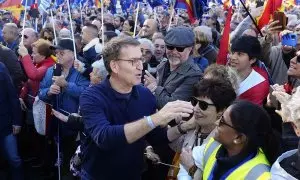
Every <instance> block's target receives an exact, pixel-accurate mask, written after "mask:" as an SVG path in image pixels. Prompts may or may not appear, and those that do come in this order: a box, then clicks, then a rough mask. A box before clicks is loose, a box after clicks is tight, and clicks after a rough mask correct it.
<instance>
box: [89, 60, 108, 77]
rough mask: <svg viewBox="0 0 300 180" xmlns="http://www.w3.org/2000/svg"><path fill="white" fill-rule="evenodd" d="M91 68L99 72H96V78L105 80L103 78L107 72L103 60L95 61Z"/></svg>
mask: <svg viewBox="0 0 300 180" xmlns="http://www.w3.org/2000/svg"><path fill="white" fill-rule="evenodd" d="M92 67H93V68H95V69H98V70H99V71H98V72H97V76H99V77H100V78H101V79H105V77H106V76H107V75H108V72H107V70H106V68H105V65H104V62H103V59H100V60H98V61H95V62H94V63H93V64H92Z"/></svg>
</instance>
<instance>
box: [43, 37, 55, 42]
mask: <svg viewBox="0 0 300 180" xmlns="http://www.w3.org/2000/svg"><path fill="white" fill-rule="evenodd" d="M43 39H44V40H46V41H47V40H48V41H52V40H53V38H52V37H43Z"/></svg>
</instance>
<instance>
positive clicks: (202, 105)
mask: <svg viewBox="0 0 300 180" xmlns="http://www.w3.org/2000/svg"><path fill="white" fill-rule="evenodd" d="M191 103H192V105H193V106H194V107H195V106H196V105H197V104H198V106H199V108H200V109H202V110H203V111H205V110H206V109H207V108H208V106H214V104H210V103H207V102H205V101H201V100H199V99H197V98H195V97H192V99H191Z"/></svg>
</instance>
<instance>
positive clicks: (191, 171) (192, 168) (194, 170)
mask: <svg viewBox="0 0 300 180" xmlns="http://www.w3.org/2000/svg"><path fill="white" fill-rule="evenodd" d="M197 169H198V168H197V166H196V165H195V164H194V165H193V166H192V167H191V168H190V169H189V176H191V177H192V178H193V177H194V174H195V172H196V171H197Z"/></svg>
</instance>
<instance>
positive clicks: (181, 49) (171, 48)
mask: <svg viewBox="0 0 300 180" xmlns="http://www.w3.org/2000/svg"><path fill="white" fill-rule="evenodd" d="M166 47H167V49H168V50H170V51H172V50H173V49H176V51H178V52H183V51H184V49H185V48H186V47H175V46H170V45H166Z"/></svg>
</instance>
